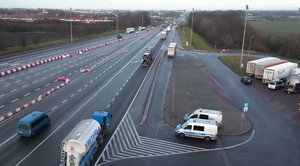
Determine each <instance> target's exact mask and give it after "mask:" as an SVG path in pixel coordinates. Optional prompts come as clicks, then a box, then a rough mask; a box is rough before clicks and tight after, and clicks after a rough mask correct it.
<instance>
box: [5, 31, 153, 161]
mask: <svg viewBox="0 0 300 166" xmlns="http://www.w3.org/2000/svg"><path fill="white" fill-rule="evenodd" d="M152 37H154V36H152ZM144 40H145V39H144ZM147 43H149V40H145V41H144V42H140V45H139V44H135V45H136V46H137V47H141V46H142V47H144V46H146V45H147ZM150 43H152V42H150ZM145 48H146V47H144V49H145ZM131 49H132V47H131ZM133 50H134V49H133ZM138 50H140V48H139V49H138V48H136V49H135V51H128V55H131V56H132V55H137V56H136V58H137V59H134V60H131V61H129V62H130V63H128V58H127V59H126V58H124V59H123V62H122V64H124V63H128V64H130V65H132V66H139V63H138V62H140V58H141V55H142V54H141V52H138V53H137V51H138ZM122 55H123V57H126V56H124V52H122ZM120 56H121V55H120ZM131 56H128V57H131ZM111 63H112V64H113V63H114V61H111ZM107 65H108V66H109V64H107ZM120 66H122V65H120V64H119V65H116V67H114V68H113V69H111V70H106V69H107V66H106V68H105V67H103V68H101V67H99V68H97V69H96V70H95V71H93V72H91V73H89V74H87V75H86V77H87V78H86V79H79V80H78V81H75V83H74V82H72V83H71V84H69V85H68V86H67V87H65V88H63V89H61V90H60V91H58V92H57V93H54V94H52V95H50V96H49V97H48V98H46V99H45V100H43V101H42V102H41V103H39V104H36V105H34V106H32V107H31V108H29V110H28V111H31V110H41V109H45V108H47V109H50V108H54V109H50V110H48V111H46V112H48V113H49V114H50V117H51V119H53V121H52V124H51V126H50V127H49V128H47V130H45V132H42V133H41V134H40V135H39V136H38V137H35V138H34V139H27V140H33V141H32V142H31V141H30V142H31V143H30V144H28V143H25V144H26V145H24V142H22V141H20V139H21V138H19V137H13V138H12V139H11V140H10V141H8V142H4V141H5V139H3V138H2V144H1V149H2V150H4V149H5V150H6V153H5V155H4V156H3V157H8V156H14V157H13V158H14V159H13V160H11V161H8V162H6V163H8V165H11V164H12V165H14V164H13V163H15V162H16V161H19V160H20V158H21V157H24V154H27V153H28V151H29V150H31V149H33V147H35V146H36V145H37V144H38V143H40V142H41V141H42V140H43V138H45V137H47V135H48V134H49V132H52V131H55V130H56V129H57V126H58V125H59V124H61V123H64V122H65V119H67V117H69V116H70V115H72V113H73V112H74V110H76V108H78V107H79V106H81V104H82V103H83V102H85V99H86V98H88V97H89V96H90V95H92V94H93V92H95V91H96V90H97V89H99V88H100V87H104V85H106V84H107V86H109V88H108V87H107V88H108V90H107V91H105V93H104V90H106V88H104V89H103V90H101V91H103V92H101V93H103V94H101V95H100V97H99V98H101V101H99V99H98V98H97V100H96V101H95V102H94V103H97V104H99V105H97V108H99V107H101V108H102V109H103V108H104V109H105V107H108V105H109V103H110V102H111V101H112V99H113V98H112V96H109V95H108V94H111V95H113V94H114V93H115V95H116V94H118V93H117V91H118V90H120V89H121V88H120V87H121V86H123V85H124V84H122V83H124V82H126V81H127V80H126V78H128V77H129V76H128V75H127V76H126V74H129V73H132V70H134V69H136V67H135V68H134V67H130V70H131V72H130V71H127V72H125V71H124V73H122V74H121V75H122V77H119V76H118V75H119V74H118V75H117V76H118V77H117V76H116V78H115V79H117V80H116V83H115V84H113V83H110V82H106V81H108V80H110V79H111V78H112V77H113V74H114V73H116V72H118V71H119V70H118V69H120ZM97 70H99V71H102V72H105V73H106V74H105V76H104V75H102V77H101V76H100V74H101V72H97ZM126 70H127V68H126ZM110 71H111V72H110ZM99 73H100V74H99ZM123 75H125V76H123ZM97 77H98V78H97ZM100 77H101V79H100ZM96 78H97V79H96ZM141 78H142V76H141ZM93 80H94V81H93ZM99 81H100V82H99ZM78 85H81V87H83V88H78V87H80V86H78ZM86 85H87V86H86ZM90 85H92V86H90ZM116 85H119V88H116ZM117 87H118V86H117ZM84 88H85V89H84ZM76 89H77V90H76ZM80 89H81V90H80ZM100 89H101V88H100ZM77 93H78V94H77ZM103 96H105V98H104V97H103ZM94 97H95V96H94ZM69 99H70V100H69ZM57 104H61V105H59V106H56V105H57ZM55 106H56V107H55ZM73 108H74V109H73ZM62 110H63V111H62ZM91 111H93V110H89V113H91ZM80 112H83V113H88V111H80ZM24 114H25V113H24ZM88 115H90V114H88ZM22 116H23V113H21V114H19V115H17V116H16V118H14V119H16V120H17V119H19V118H20V117H22ZM82 117H87V116H81V115H76V117H74V123H73V124H74V125H76V124H77V123H78V119H82ZM14 119H10V120H9V121H10V122H9V123H5V124H3V127H7V128H8V129H7V130H6V132H5V133H7V135H13V133H15V130H13V129H16V128H15V127H16V126H14V127H10V128H9V126H10V125H11V124H14V123H16V120H15V121H14ZM71 120H72V121H73V118H72V119H71ZM75 122H76V123H75ZM68 124H69V122H68ZM1 127H2V126H1ZM67 128H68V129H69V130H68V131H70V130H71V129H72V126H70V127H69V125H68V127H67ZM62 132H63V133H65V135H64V136H66V134H67V133H66V130H63V131H62ZM9 133H10V134H9ZM61 135H62V134H59V136H61ZM64 136H63V137H64ZM21 140H22V139H21ZM60 141H61V139H59V141H57V139H56V140H55V143H56V144H57V143H60ZM10 146H14V147H18V148H17V149H18V150H19V151H17V152H16V149H14V148H12V149H9V147H10ZM21 147H26V148H25V149H23V148H21ZM58 147H59V146H58ZM20 149H22V150H20ZM2 150H1V151H2ZM56 150H57V149H56ZM58 153H59V152H58ZM34 154H41V153H34ZM45 157H48V155H45ZM32 160H34V161H35V159H31V160H28V161H29V162H31V163H32V162H33V161H32ZM0 161H5V158H1V159H0ZM26 161H27V160H26ZM55 161H58V160H55ZM25 165H26V164H25Z"/></svg>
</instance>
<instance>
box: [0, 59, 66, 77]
mask: <svg viewBox="0 0 300 166" xmlns="http://www.w3.org/2000/svg"><path fill="white" fill-rule="evenodd" d="M65 58H72V54H63V55H59V56H56V57H52V58H48V59H44V60H41V61H37V62H33V63H30V64H26V65H23V66H20V67H16V68H13V69H9V70H6V71H0V77H3V76H6V75H9V74H12V73H16V72H18V71H22V70H26V69H29V68H32V67H35V66H39V65H42V64H45V63H49V62H52V61H56V60H59V59H65Z"/></svg>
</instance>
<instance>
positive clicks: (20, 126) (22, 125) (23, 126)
mask: <svg viewBox="0 0 300 166" xmlns="http://www.w3.org/2000/svg"><path fill="white" fill-rule="evenodd" d="M19 129H23V130H27V131H28V130H29V127H28V126H27V125H25V124H20V125H19Z"/></svg>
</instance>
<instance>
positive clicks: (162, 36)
mask: <svg viewBox="0 0 300 166" xmlns="http://www.w3.org/2000/svg"><path fill="white" fill-rule="evenodd" d="M166 38H167V32H166V31H162V32H161V33H160V39H161V40H165V39H166Z"/></svg>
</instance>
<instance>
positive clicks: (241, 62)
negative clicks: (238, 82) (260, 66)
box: [240, 5, 249, 68]
mask: <svg viewBox="0 0 300 166" xmlns="http://www.w3.org/2000/svg"><path fill="white" fill-rule="evenodd" d="M248 9H249V7H248V5H246V15H245V25H244V35H243V44H242V53H241V61H240V67H241V68H242V67H244V64H243V55H244V45H245V35H246V28H247V15H248Z"/></svg>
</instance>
